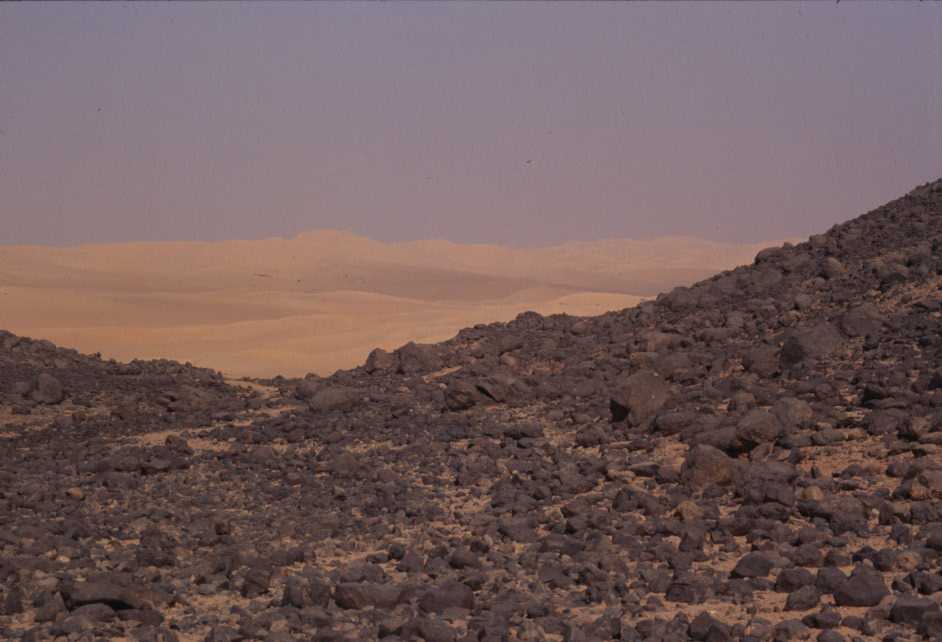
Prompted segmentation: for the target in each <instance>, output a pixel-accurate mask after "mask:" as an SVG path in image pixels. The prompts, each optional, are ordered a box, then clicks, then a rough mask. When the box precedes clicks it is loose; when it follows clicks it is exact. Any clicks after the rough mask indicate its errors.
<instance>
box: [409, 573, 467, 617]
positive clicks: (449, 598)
mask: <svg viewBox="0 0 942 642" xmlns="http://www.w3.org/2000/svg"><path fill="white" fill-rule="evenodd" d="M419 608H420V609H422V610H423V611H425V612H426V613H442V612H443V611H445V610H446V609H450V608H461V609H469V610H470V609H473V608H474V591H472V590H471V588H470V587H469V586H468V585H467V584H462V583H461V582H456V581H455V580H446V581H444V582H442V583H441V584H439V585H438V586H433V587H432V588H430V589H428V590H427V591H426V592H425V593H423V594H422V597H420V598H419Z"/></svg>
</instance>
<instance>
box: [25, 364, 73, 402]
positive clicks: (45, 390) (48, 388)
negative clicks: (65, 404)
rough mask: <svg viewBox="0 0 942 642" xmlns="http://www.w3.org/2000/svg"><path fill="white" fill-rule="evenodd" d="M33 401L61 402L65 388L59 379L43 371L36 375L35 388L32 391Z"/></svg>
mask: <svg viewBox="0 0 942 642" xmlns="http://www.w3.org/2000/svg"><path fill="white" fill-rule="evenodd" d="M31 396H32V398H33V401H37V402H39V403H45V404H57V403H61V402H62V400H63V399H65V390H64V389H63V388H62V384H61V383H59V380H58V379H56V378H55V377H53V376H52V375H51V374H48V373H46V372H43V373H42V374H40V375H39V376H38V377H36V388H35V389H34V390H33V393H32V395H31Z"/></svg>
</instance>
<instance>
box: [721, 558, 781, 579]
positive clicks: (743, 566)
mask: <svg viewBox="0 0 942 642" xmlns="http://www.w3.org/2000/svg"><path fill="white" fill-rule="evenodd" d="M774 567H775V563H774V562H773V561H772V560H771V559H769V557H768V556H767V555H764V554H763V553H746V554H745V555H744V556H743V557H742V558H740V560H739V561H738V562H736V566H735V567H733V570H732V571H731V572H730V574H729V576H730V577H732V578H733V579H736V578H752V577H768V575H769V571H771V570H772V569H773V568H774Z"/></svg>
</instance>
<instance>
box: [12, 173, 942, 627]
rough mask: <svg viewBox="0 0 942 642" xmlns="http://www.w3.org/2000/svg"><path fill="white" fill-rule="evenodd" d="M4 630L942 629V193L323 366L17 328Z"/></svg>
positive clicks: (940, 189)
mask: <svg viewBox="0 0 942 642" xmlns="http://www.w3.org/2000/svg"><path fill="white" fill-rule="evenodd" d="M0 445H2V448H0V638H2V639H4V640H6V639H10V640H18V639H23V640H37V641H38V640H53V639H63V640H99V639H130V640H139V641H162V642H167V641H171V640H180V641H186V640H194V641H203V640H206V641H208V642H220V641H231V640H266V641H272V642H276V641H283V640H284V641H287V640H320V641H333V640H337V641H340V640H346V641H351V642H352V641H354V640H376V639H381V640H387V641H388V642H394V641H397V640H425V641H426V642H440V641H444V642H448V641H455V640H469V641H470V640H474V641H477V642H485V641H487V642H498V641H501V640H533V641H537V640H565V641H569V642H576V641H591V640H708V641H710V642H721V641H724V640H750V641H759V640H777V641H785V640H822V641H826V642H837V641H840V640H918V639H933V638H938V639H942V609H940V602H942V572H940V562H942V457H940V454H942V450H940V446H942V181H938V182H935V183H932V184H929V185H925V186H922V187H920V188H917V189H916V190H914V191H913V192H911V193H910V194H908V195H906V196H905V197H903V198H901V199H898V200H896V201H893V202H892V203H889V204H887V205H885V206H883V207H880V208H879V209H876V210H874V211H873V212H870V213H868V214H865V215H863V216H861V217H859V218H857V219H854V220H852V221H850V222H848V223H845V224H843V225H839V226H836V227H835V228H833V229H831V230H830V231H828V232H827V233H826V234H822V235H819V236H814V237H811V238H810V239H809V240H808V241H807V242H805V243H801V244H799V245H794V246H788V245H786V246H784V247H781V248H771V249H768V250H765V251H763V252H761V253H760V254H759V255H758V256H757V257H756V259H755V263H754V264H753V265H751V266H748V267H742V268H739V269H737V270H733V271H730V272H725V273H722V274H718V275H716V276H715V277H713V278H711V279H708V280H706V281H703V282H701V283H698V284H696V285H694V286H692V287H689V288H677V289H675V290H673V291H672V292H670V293H668V294H664V295H661V296H660V297H659V298H658V299H657V300H656V301H654V302H649V303H645V304H643V305H641V306H639V307H637V308H631V309H627V310H622V311H619V312H613V313H609V314H606V315H603V316H600V317H594V318H575V317H569V316H552V317H542V316H539V315H536V314H533V313H527V314H523V315H521V316H519V317H518V318H517V319H515V320H514V321H512V322H510V323H506V324H492V325H488V326H477V327H474V328H470V329H466V330H463V331H462V332H460V333H459V334H458V335H457V336H456V337H455V338H454V339H452V340H450V341H447V342H445V343H442V344H437V345H416V344H409V345H406V346H403V347H402V348H400V349H399V350H397V351H395V352H393V353H387V352H383V351H380V350H376V351H374V352H373V353H372V354H371V355H370V356H369V359H368V360H367V362H366V363H365V364H364V365H363V366H362V367H359V368H356V369H354V370H350V371H345V372H339V373H337V374H335V375H333V376H332V377H330V378H326V379H321V378H317V377H309V378H306V379H304V380H288V379H281V378H276V379H274V380H265V381H238V382H233V381H224V380H223V379H222V377H221V376H219V375H218V374H216V373H212V372H209V371H205V370H199V369H196V368H192V367H190V366H182V365H179V364H176V363H173V362H165V361H161V362H134V363H131V364H127V365H122V364H117V363H114V362H104V361H102V360H100V359H96V358H93V357H86V356H82V355H79V354H77V353H75V352H73V351H68V350H63V349H59V348H56V347H55V346H53V345H51V344H49V343H48V342H44V341H32V340H29V339H22V338H19V337H15V336H13V335H9V334H6V335H2V336H0Z"/></svg>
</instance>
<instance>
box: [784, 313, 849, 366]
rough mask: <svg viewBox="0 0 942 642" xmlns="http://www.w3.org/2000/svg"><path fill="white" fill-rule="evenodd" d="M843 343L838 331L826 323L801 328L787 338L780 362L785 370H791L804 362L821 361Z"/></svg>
mask: <svg viewBox="0 0 942 642" xmlns="http://www.w3.org/2000/svg"><path fill="white" fill-rule="evenodd" d="M843 341H844V339H843V337H842V336H841V333H840V332H839V331H838V329H837V328H835V327H834V326H833V325H832V324H830V323H828V322H826V321H823V322H821V323H818V324H816V325H812V326H809V327H804V328H800V329H798V330H795V331H794V332H791V333H790V334H788V335H787V336H786V337H785V342H784V343H783V344H782V351H781V353H780V354H779V361H780V363H781V365H782V367H783V368H791V367H793V366H796V365H798V364H799V363H802V362H804V361H808V360H816V359H821V358H823V357H827V356H830V355H831V354H833V353H834V352H835V351H836V350H837V349H838V348H839V347H840V346H841V345H842V344H843Z"/></svg>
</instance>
